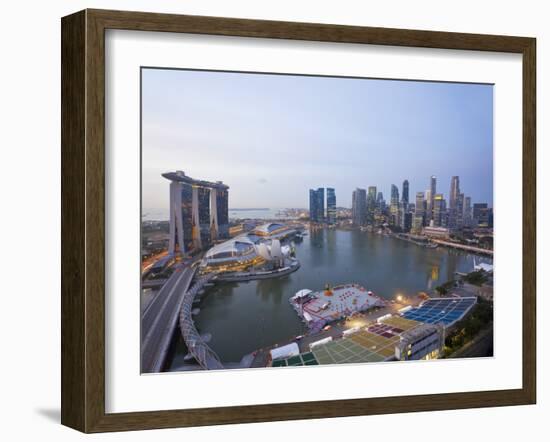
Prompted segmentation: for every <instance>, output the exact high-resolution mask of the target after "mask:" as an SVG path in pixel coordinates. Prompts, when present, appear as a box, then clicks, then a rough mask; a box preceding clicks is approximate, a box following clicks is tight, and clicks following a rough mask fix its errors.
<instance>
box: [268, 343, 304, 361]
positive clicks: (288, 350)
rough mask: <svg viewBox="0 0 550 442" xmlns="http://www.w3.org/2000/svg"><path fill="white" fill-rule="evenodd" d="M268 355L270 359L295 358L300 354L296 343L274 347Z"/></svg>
mask: <svg viewBox="0 0 550 442" xmlns="http://www.w3.org/2000/svg"><path fill="white" fill-rule="evenodd" d="M269 354H270V355H271V359H272V360H273V361H274V360H275V359H282V358H289V357H290V356H297V355H299V354H300V348H299V347H298V344H296V342H293V343H291V344H287V345H283V346H282V347H276V348H273V349H271V350H270V352H269Z"/></svg>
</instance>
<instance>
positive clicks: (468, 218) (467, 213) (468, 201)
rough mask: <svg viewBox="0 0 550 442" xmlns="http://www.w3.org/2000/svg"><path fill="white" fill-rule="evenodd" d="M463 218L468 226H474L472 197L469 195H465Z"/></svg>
mask: <svg viewBox="0 0 550 442" xmlns="http://www.w3.org/2000/svg"><path fill="white" fill-rule="evenodd" d="M463 214H464V215H463V220H464V225H465V226H466V227H471V226H472V198H470V197H469V196H465V197H464V210H463Z"/></svg>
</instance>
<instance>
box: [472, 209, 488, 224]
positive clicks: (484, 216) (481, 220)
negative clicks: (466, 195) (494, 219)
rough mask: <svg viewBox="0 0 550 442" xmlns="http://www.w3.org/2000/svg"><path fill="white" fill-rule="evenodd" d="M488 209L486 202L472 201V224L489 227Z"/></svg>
mask: <svg viewBox="0 0 550 442" xmlns="http://www.w3.org/2000/svg"><path fill="white" fill-rule="evenodd" d="M490 215H491V214H490V209H489V206H488V205H487V203H474V209H473V217H474V226H476V227H477V226H479V227H489V224H490V223H489V221H490V220H489V217H490Z"/></svg>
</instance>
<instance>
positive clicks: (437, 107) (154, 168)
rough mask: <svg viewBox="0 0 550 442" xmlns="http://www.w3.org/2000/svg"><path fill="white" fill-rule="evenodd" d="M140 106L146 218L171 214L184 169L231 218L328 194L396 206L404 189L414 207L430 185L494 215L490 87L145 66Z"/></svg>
mask: <svg viewBox="0 0 550 442" xmlns="http://www.w3.org/2000/svg"><path fill="white" fill-rule="evenodd" d="M142 106H143V107H142V160H143V163H142V207H143V210H144V211H146V210H167V209H168V184H169V182H168V180H166V179H165V178H163V177H162V176H161V173H164V172H168V171H175V170H184V171H185V172H186V173H187V174H188V175H189V176H191V177H193V178H197V179H204V180H209V181H218V180H221V181H223V182H224V183H226V184H227V185H228V186H229V205H230V210H235V209H248V210H250V209H259V208H266V206H269V207H268V208H269V209H290V208H302V209H307V208H308V206H309V203H308V201H309V189H316V188H319V187H324V188H327V187H333V188H335V189H336V203H337V206H338V207H342V208H346V209H349V208H351V195H352V192H353V190H354V189H355V188H362V189H368V187H369V186H376V188H377V192H382V193H383V195H384V199H385V200H386V202H389V200H390V187H391V184H395V185H396V186H397V187H398V189H399V195H400V198H401V196H402V195H401V193H402V183H403V181H404V180H405V179H407V180H408V181H409V185H410V186H409V201H410V202H411V203H414V201H415V196H416V192H425V191H426V190H427V189H428V188H429V180H430V177H431V176H432V175H435V176H436V177H437V193H442V194H443V195H444V198H445V199H446V200H447V201H448V199H449V191H450V184H451V177H452V176H455V175H457V176H459V177H460V188H461V192H462V193H464V195H465V196H470V197H471V199H472V204H474V203H487V204H488V205H489V206H490V207H492V206H493V87H492V86H491V85H481V84H462V83H440V82H416V81H407V80H378V79H376V80H375V79H349V78H341V77H314V76H312V77H308V76H293V75H270V74H257V73H249V74H247V73H232V72H211V71H208V72H207V71H189V70H163V69H151V68H147V69H143V70H142ZM435 171H438V172H439V173H434V172H435ZM339 189H340V190H339Z"/></svg>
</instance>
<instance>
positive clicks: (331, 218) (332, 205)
mask: <svg viewBox="0 0 550 442" xmlns="http://www.w3.org/2000/svg"><path fill="white" fill-rule="evenodd" d="M327 223H329V224H335V223H336V191H335V190H334V188H332V187H327Z"/></svg>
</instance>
